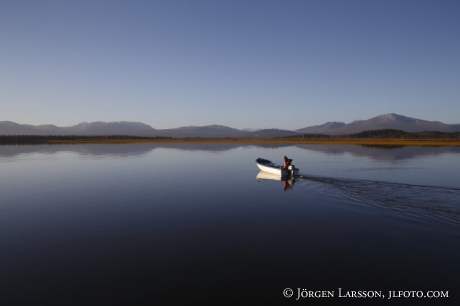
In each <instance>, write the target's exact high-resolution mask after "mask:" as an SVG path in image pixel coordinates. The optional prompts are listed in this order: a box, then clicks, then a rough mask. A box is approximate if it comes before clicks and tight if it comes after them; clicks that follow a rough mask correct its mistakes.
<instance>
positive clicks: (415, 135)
mask: <svg viewBox="0 0 460 306" xmlns="http://www.w3.org/2000/svg"><path fill="white" fill-rule="evenodd" d="M280 138H304V139H360V138H371V139H379V138H385V139H460V132H455V133H444V132H405V131H402V130H393V129H380V130H369V131H363V132H360V133H355V134H347V135H333V136H332V135H323V134H302V135H295V136H287V137H280Z"/></svg>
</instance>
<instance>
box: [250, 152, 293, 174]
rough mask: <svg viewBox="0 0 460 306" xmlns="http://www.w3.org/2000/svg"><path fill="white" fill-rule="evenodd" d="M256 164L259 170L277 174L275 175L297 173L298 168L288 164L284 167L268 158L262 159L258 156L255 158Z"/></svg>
mask: <svg viewBox="0 0 460 306" xmlns="http://www.w3.org/2000/svg"><path fill="white" fill-rule="evenodd" d="M256 165H257V167H259V169H260V170H262V171H265V172H268V173H271V174H274V175H277V176H291V175H298V174H299V169H297V168H296V167H295V166H294V165H290V166H289V167H288V168H287V169H286V168H283V167H282V166H280V165H278V164H275V163H272V162H271V161H270V160H268V159H264V158H260V157H259V158H258V159H256Z"/></svg>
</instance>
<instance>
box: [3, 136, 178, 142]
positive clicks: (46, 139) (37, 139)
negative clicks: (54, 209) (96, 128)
mask: <svg viewBox="0 0 460 306" xmlns="http://www.w3.org/2000/svg"><path fill="white" fill-rule="evenodd" d="M171 138H172V137H162V136H156V137H143V136H127V135H108V136H107V135H106V136H104V135H100V136H78V135H65V136H54V135H49V136H43V135H6V136H5V135H0V144H40V143H47V142H49V141H60V140H65V141H79V140H93V141H94V140H96V141H97V140H100V141H101V142H104V141H106V140H143V139H146V140H147V139H152V140H153V139H171Z"/></svg>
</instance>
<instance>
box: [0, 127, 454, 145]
mask: <svg viewBox="0 0 460 306" xmlns="http://www.w3.org/2000/svg"><path fill="white" fill-rule="evenodd" d="M224 138H225V139H232V137H224ZM162 139H165V140H166V139H173V138H172V137H163V136H156V137H143V136H128V135H110V136H104V135H100V136H82V135H69V136H53V135H50V136H41V135H7V136H0V144H42V143H50V142H51V143H53V142H60V141H62V142H79V141H82V142H84V141H91V142H98V141H100V142H110V141H111V140H119V141H121V142H122V141H123V140H126V141H127V142H129V141H136V140H140V141H142V140H162ZM184 139H203V140H205V139H207V138H203V137H196V138H192V137H186V138H184ZM241 139H245V138H241ZM268 139H270V138H268ZM271 139H298V140H301V139H331V140H332V139H420V140H421V139H440V140H441V139H445V140H447V139H451V140H460V132H455V133H444V132H412V133H410V132H404V131H402V130H393V129H381V130H370V131H364V132H360V133H356V134H348V135H324V134H299V135H294V136H284V137H275V138H271Z"/></svg>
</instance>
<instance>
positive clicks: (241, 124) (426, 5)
mask: <svg viewBox="0 0 460 306" xmlns="http://www.w3.org/2000/svg"><path fill="white" fill-rule="evenodd" d="M459 13H460V1H439V0H438V1H423V0H417V1H411V0H404V1H400V0H398V1H391V0H385V1H383V0H382V1H376V0H365V1H353V0H347V1H342V0H340V1H333V0H327V1H325V0H318V1H307V0H302V1H289V0H287V1H270V0H264V1H250V0H241V1H239V0H232V1H224V0H217V1H216V0H210V1H174V0H168V1H154V0H147V1H143V0H131V1H119V0H118V1H117V0H107V1H102V0H91V1H85V0H78V1H70V0H69V1H66V0H59V1H58V0H56V1H49V0H40V1H37V0H32V1H22V0H0V121H3V120H7V121H14V122H17V123H21V124H34V125H38V124H55V125H58V126H71V125H75V124H78V123H80V122H93V121H107V122H109V121H138V122H143V123H146V124H149V125H151V126H152V127H154V128H157V129H163V128H175V127H180V126H191V125H193V126H203V125H210V124H221V125H226V126H230V127H234V128H240V129H241V128H267V127H273V128H280V129H289V130H294V129H299V128H303V127H307V126H311V125H318V124H323V123H325V122H328V121H342V122H345V123H349V122H351V121H353V120H358V119H359V120H365V119H369V118H371V117H375V116H377V115H381V114H385V113H397V114H400V115H405V116H408V117H414V118H419V119H424V120H430V121H441V122H444V123H460V99H459V97H460V18H459V17H458V16H459Z"/></svg>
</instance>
